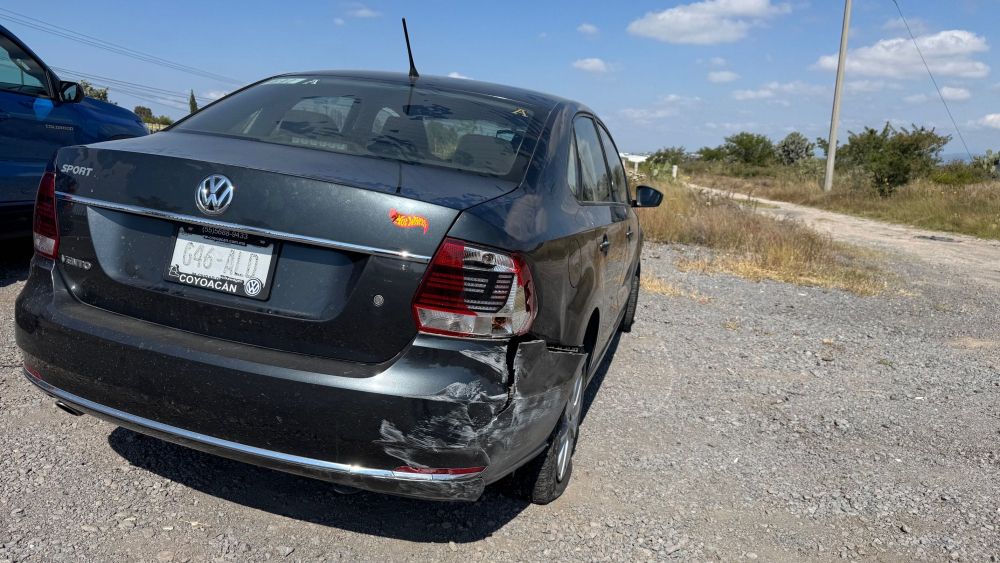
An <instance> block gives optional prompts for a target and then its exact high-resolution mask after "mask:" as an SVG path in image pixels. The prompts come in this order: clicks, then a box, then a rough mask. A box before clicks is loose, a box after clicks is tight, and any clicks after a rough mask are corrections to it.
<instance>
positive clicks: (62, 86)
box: [59, 82, 86, 104]
mask: <svg viewBox="0 0 1000 563" xmlns="http://www.w3.org/2000/svg"><path fill="white" fill-rule="evenodd" d="M84 97H86V94H84V92H83V86H80V85H79V84H77V83H76V82H60V83H59V101H60V102H65V103H67V104H78V103H80V102H82V101H83V98H84Z"/></svg>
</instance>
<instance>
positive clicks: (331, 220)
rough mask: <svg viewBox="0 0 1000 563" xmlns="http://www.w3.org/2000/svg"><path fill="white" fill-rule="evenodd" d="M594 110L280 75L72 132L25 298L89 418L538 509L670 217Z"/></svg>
mask: <svg viewBox="0 0 1000 563" xmlns="http://www.w3.org/2000/svg"><path fill="white" fill-rule="evenodd" d="M660 199H661V196H660V194H659V193H658V192H656V191H655V190H653V189H651V188H647V187H639V188H638V189H637V190H636V193H635V194H633V193H632V192H631V191H630V188H629V186H628V183H627V181H626V176H625V171H624V169H623V167H622V164H621V161H620V159H619V157H618V151H617V149H616V148H615V146H614V143H613V141H612V140H611V136H610V135H609V134H608V131H607V129H606V128H605V126H604V125H603V124H602V123H601V121H600V120H599V119H598V118H597V117H596V116H595V115H594V114H593V113H592V112H590V111H589V110H588V109H587V108H586V107H584V106H582V105H580V104H578V103H575V102H571V101H568V100H563V99H558V98H554V97H552V96H548V95H544V94H540V93H537V92H531V91H526V90H520V89H514V88H508V87H504V86H498V85H492V84H484V83H479V82H473V81H468V80H456V79H448V78H434V77H422V78H419V79H411V78H410V77H408V76H406V75H397V74H381V73H353V72H352V73H347V72H315V73H303V74H291V75H283V76H278V77H274V78H269V79H267V80H263V81H261V82H258V83H256V84H254V85H252V86H249V87H247V88H244V89H243V90H240V91H238V92H236V93H234V94H232V95H230V96H228V97H226V98H223V99H222V100H220V101H218V102H216V103H214V104H212V105H210V106H208V107H207V108H205V109H203V110H202V111H200V112H198V113H196V114H194V115H192V116H190V117H188V118H187V119H184V120H183V121H181V122H179V123H178V124H176V125H175V126H173V127H171V128H170V129H168V130H167V131H166V132H162V133H158V134H156V135H152V136H149V137H144V138H138V139H131V140H124V141H116V142H109V143H99V144H93V145H87V146H76V147H70V148H65V149H62V150H60V151H59V153H58V156H57V158H56V160H55V162H54V164H53V165H52V167H51V170H50V171H49V172H48V173H47V174H46V175H45V177H44V179H43V180H42V183H41V186H40V187H39V191H38V198H37V202H36V208H35V218H34V243H35V250H36V255H35V259H34V260H33V263H32V267H31V275H30V278H29V280H28V282H27V284H26V286H25V288H24V290H23V292H22V293H21V295H20V297H19V298H18V301H17V343H18V345H19V346H20V347H21V349H22V350H23V352H24V360H25V372H26V374H27V377H28V379H29V380H30V381H31V382H32V383H34V384H35V385H37V386H38V387H39V388H41V390H42V391H44V392H45V393H47V394H49V395H51V396H52V397H54V398H55V400H56V401H57V404H58V405H59V406H60V407H61V408H63V409H64V410H66V411H69V412H70V413H73V414H80V413H89V414H92V415H95V416H99V417H102V418H105V419H108V420H110V421H112V422H114V423H115V424H118V425H121V426H124V427H127V428H131V429H133V430H136V431H138V432H142V433H146V434H150V435H153V436H157V437H160V438H163V439H165V440H169V441H172V442H177V443H180V444H184V445H187V446H190V447H192V448H197V449H200V450H204V451H208V452H211V453H215V454H218V455H221V456H226V457H230V458H235V459H239V460H244V461H247V462H250V463H254V464H258V465H263V466H267V467H272V468H276V469H280V470H283V471H289V472H293V473H298V474H302V475H307V476H311V477H317V478H321V479H326V480H329V481H332V482H334V483H338V484H341V485H347V486H351V487H356V488H361V489H367V490H371V491H381V492H387V493H392V494H399V495H406V496H413V497H420V498H428V499H459V500H475V499H477V498H478V497H479V496H480V495H481V494H482V492H483V488H484V487H485V486H486V485H488V484H490V483H493V482H497V481H499V480H501V479H504V478H506V484H507V485H508V486H507V489H508V490H510V491H514V492H517V493H519V494H522V495H524V496H526V497H527V498H529V499H530V500H532V501H534V502H537V503H547V502H550V501H552V500H554V499H555V498H557V497H558V496H559V495H560V494H561V493H562V492H563V491H564V490H565V488H566V485H567V483H568V481H569V479H570V474H571V472H572V462H571V456H572V455H573V450H574V447H575V445H576V437H577V431H578V428H579V424H580V418H581V410H582V403H583V392H584V389H585V388H586V386H587V383H588V382H589V381H590V378H591V377H592V375H593V373H594V371H595V369H596V367H597V366H598V365H599V364H600V362H601V359H602V358H603V357H604V356H605V354H606V351H607V349H608V346H609V342H611V340H612V339H613V337H614V336H615V335H616V333H617V332H619V331H628V330H630V328H631V326H632V322H633V317H634V314H635V308H636V300H637V297H638V287H639V270H640V265H639V255H640V247H641V246H642V232H641V230H640V228H639V222H638V220H637V217H636V214H635V211H634V210H633V208H634V207H637V206H656V205H658V204H659V203H660Z"/></svg>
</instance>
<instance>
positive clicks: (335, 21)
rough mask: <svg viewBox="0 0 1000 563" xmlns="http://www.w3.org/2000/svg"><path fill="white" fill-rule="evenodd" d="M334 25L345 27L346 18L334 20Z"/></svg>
mask: <svg viewBox="0 0 1000 563" xmlns="http://www.w3.org/2000/svg"><path fill="white" fill-rule="evenodd" d="M333 23H334V24H336V25H344V24H345V23H347V22H346V21H344V18H333Z"/></svg>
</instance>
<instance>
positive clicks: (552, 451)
mask: <svg viewBox="0 0 1000 563" xmlns="http://www.w3.org/2000/svg"><path fill="white" fill-rule="evenodd" d="M586 372H587V363H584V368H583V369H582V370H581V373H580V374H579V375H577V377H576V378H575V379H574V380H573V386H572V387H571V388H570V396H569V399H568V400H567V401H566V408H565V409H564V410H563V414H562V417H560V419H559V423H558V424H557V425H556V428H555V430H553V431H552V435H551V436H550V437H549V442H548V446H547V447H546V448H545V451H543V452H542V453H540V454H538V457H536V458H535V459H533V460H531V461H530V462H528V463H527V464H526V465H524V466H523V467H520V468H519V469H517V470H516V471H515V472H514V473H512V474H511V475H510V476H509V477H508V478H507V481H506V483H505V485H506V487H505V489H506V492H507V493H508V494H510V495H511V496H516V497H518V498H523V499H525V500H529V501H531V502H533V503H534V504H548V503H550V502H552V501H554V500H556V499H557V498H559V497H560V496H561V495H562V494H563V492H564V491H565V490H566V487H567V486H568V485H569V479H570V477H571V476H572V475H573V452H574V451H575V450H576V442H577V439H578V438H579V436H580V419H581V417H582V415H583V392H584V387H585V382H586Z"/></svg>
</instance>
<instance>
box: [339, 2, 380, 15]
mask: <svg viewBox="0 0 1000 563" xmlns="http://www.w3.org/2000/svg"><path fill="white" fill-rule="evenodd" d="M347 15H348V16H351V17H352V18H377V17H379V16H381V15H382V14H381V13H379V12H376V11H375V10H372V9H371V8H369V7H368V6H365V5H364V4H351V7H350V9H348V10H347Z"/></svg>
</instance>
